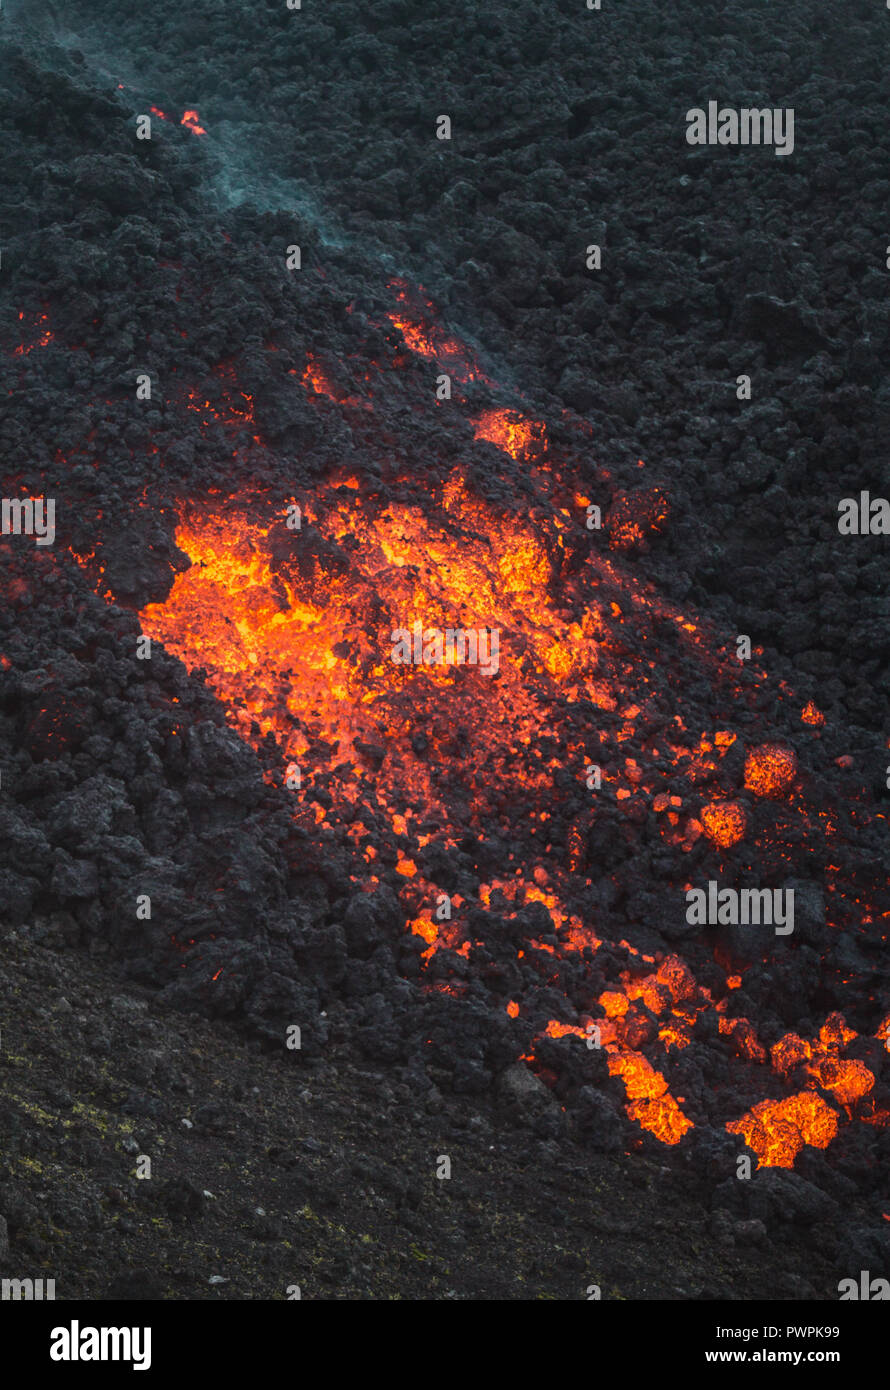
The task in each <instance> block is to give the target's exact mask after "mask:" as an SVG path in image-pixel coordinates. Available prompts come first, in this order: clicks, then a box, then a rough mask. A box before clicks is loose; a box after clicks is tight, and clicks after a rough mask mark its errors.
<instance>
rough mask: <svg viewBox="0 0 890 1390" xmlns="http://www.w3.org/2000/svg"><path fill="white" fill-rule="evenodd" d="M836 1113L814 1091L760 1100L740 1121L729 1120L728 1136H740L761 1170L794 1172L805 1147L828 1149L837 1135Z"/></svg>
mask: <svg viewBox="0 0 890 1390" xmlns="http://www.w3.org/2000/svg"><path fill="white" fill-rule="evenodd" d="M837 1120H838V1117H837V1111H836V1110H832V1108H831V1106H830V1105H827V1104H826V1103H825V1101H824V1100H823V1099H822V1097H821V1096H817V1095H816V1094H815V1093H814V1092H813V1091H799V1092H798V1093H797V1095H794V1096H789V1097H788V1099H787V1100H762V1101H759V1102H758V1104H757V1105H754V1106H752V1108H751V1109H750V1110H749V1111H748V1113H747V1114H746V1115H743V1116H742V1118H741V1119H740V1120H730V1121H729V1123H728V1124H727V1126H726V1128H727V1130H728V1131H729V1133H730V1134H740V1135H742V1137H743V1138H744V1140H745V1143H746V1144H747V1145H748V1148H749V1149H753V1150H754V1152H755V1153H756V1155H757V1158H758V1166H759V1167H761V1168H793V1167H794V1160H795V1159H796V1158H797V1155H798V1154H799V1153H800V1151H801V1149H802V1148H803V1146H804V1144H810V1145H812V1147H813V1148H816V1149H827V1148H828V1145H829V1144H830V1143H831V1141H832V1139H834V1137H835V1135H836V1134H837Z"/></svg>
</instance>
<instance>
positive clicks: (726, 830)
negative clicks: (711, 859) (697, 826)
mask: <svg viewBox="0 0 890 1390" xmlns="http://www.w3.org/2000/svg"><path fill="white" fill-rule="evenodd" d="M699 818H700V820H701V823H702V827H703V829H704V832H705V834H706V835H707V837H708V839H709V840H710V841H711V843H712V844H714V845H717V846H718V847H719V848H720V849H729V848H730V847H731V846H732V845H736V844H738V842H739V840H742V839H744V836H745V830H746V829H747V825H748V818H747V816H746V815H745V811H744V808H743V807H742V806H740V805H739V803H738V802H737V801H712V802H710V804H709V805H707V806H703V807H702V809H701V811H700V813H699Z"/></svg>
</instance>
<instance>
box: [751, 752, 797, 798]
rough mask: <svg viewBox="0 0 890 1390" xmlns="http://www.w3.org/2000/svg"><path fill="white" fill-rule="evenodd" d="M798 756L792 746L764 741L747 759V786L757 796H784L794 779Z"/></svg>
mask: <svg viewBox="0 0 890 1390" xmlns="http://www.w3.org/2000/svg"><path fill="white" fill-rule="evenodd" d="M796 772H797V758H796V756H795V754H794V752H793V750H792V749H790V748H784V747H782V745H781V744H778V743H764V744H762V745H761V746H760V747H759V748H752V749H750V751H749V752H748V756H747V757H746V759H745V786H746V787H747V788H748V791H751V792H753V793H754V795H755V796H765V797H778V796H784V795H785V793H786V792H787V791H788V789H789V788H790V786H791V783H792V782H793V781H794V776H795V773H796Z"/></svg>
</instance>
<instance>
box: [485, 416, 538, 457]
mask: <svg viewBox="0 0 890 1390" xmlns="http://www.w3.org/2000/svg"><path fill="white" fill-rule="evenodd" d="M474 434H475V437H476V438H477V439H487V440H488V441H489V443H491V444H496V445H497V447H498V448H499V449H503V450H504V452H505V453H507V454H509V455H510V457H511V458H514V459H523V458H529V457H530V456H532V455H535V454H538V453H541V452H542V451H543V449H544V448H545V446H546V437H547V436H546V431H545V429H544V426H543V425H542V424H540V423H539V422H538V421H536V420H526V419H524V418H523V416H521V415H520V414H519V413H518V412H517V411H515V410H487V411H486V412H485V414H484V415H480V416H479V418H478V420H476V422H475V425H474Z"/></svg>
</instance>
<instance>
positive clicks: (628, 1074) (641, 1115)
mask: <svg viewBox="0 0 890 1390" xmlns="http://www.w3.org/2000/svg"><path fill="white" fill-rule="evenodd" d="M609 1073H610V1075H612V1076H620V1077H621V1079H622V1081H623V1082H624V1085H625V1088H626V1090H627V1095H628V1102H629V1103H628V1105H627V1106H626V1107H625V1108H626V1110H627V1113H628V1115H629V1116H630V1118H631V1119H632V1120H636V1121H637V1122H638V1123H639V1124H640V1125H641V1126H642V1127H643V1129H647V1130H649V1131H650V1133H652V1134H654V1135H655V1137H656V1139H660V1140H661V1142H662V1143H663V1144H679V1142H680V1140H681V1139H682V1138H683V1135H684V1134H685V1133H686V1131H687V1130H688V1129H691V1128H692V1121H691V1120H689V1119H687V1118H686V1116H685V1115H684V1114H683V1112H682V1110H681V1109H680V1107H679V1105H678V1104H677V1102H676V1101H675V1100H674V1098H673V1096H672V1095H670V1094H668V1089H667V1082H666V1081H665V1079H664V1077H663V1076H662V1074H661V1072H659V1071H655V1069H654V1068H653V1067H652V1066H651V1064H650V1063H649V1062H647V1061H646V1058H645V1057H643V1056H641V1055H640V1054H639V1053H635V1052H616V1053H613V1054H612V1055H611V1056H610V1057H609Z"/></svg>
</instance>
